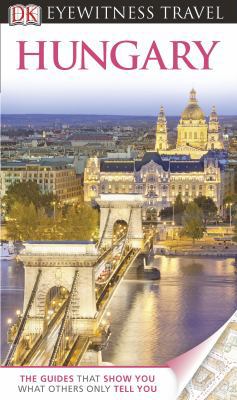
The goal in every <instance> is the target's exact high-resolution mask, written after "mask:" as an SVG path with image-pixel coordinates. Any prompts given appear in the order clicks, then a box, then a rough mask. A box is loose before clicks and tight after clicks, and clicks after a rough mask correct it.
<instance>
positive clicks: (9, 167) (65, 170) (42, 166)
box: [0, 159, 81, 202]
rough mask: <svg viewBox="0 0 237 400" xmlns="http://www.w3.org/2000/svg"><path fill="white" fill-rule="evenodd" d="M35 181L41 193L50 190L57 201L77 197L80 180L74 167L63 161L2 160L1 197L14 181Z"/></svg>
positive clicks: (0, 175) (0, 176)
mask: <svg viewBox="0 0 237 400" xmlns="http://www.w3.org/2000/svg"><path fill="white" fill-rule="evenodd" d="M27 181H34V182H36V183H37V184H38V185H39V187H40V189H41V191H42V193H49V192H52V193H53V194H55V195H56V196H57V197H58V199H59V201H62V202H71V201H74V200H76V199H78V196H79V194H80V188H81V182H80V179H79V178H78V176H77V175H76V171H75V169H74V168H73V167H72V166H70V165H68V164H67V163H66V162H64V161H60V160H54V159H49V160H40V161H29V160H27V161H24V160H21V161H8V162H3V163H2V166H1V172H0V195H1V197H3V196H4V195H5V194H6V192H7V190H8V188H9V186H11V185H12V184H14V183H16V182H27Z"/></svg>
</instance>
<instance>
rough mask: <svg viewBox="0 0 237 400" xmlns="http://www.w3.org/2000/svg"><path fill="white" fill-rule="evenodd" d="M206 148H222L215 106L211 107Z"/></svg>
mask: <svg viewBox="0 0 237 400" xmlns="http://www.w3.org/2000/svg"><path fill="white" fill-rule="evenodd" d="M208 149H209V150H215V149H223V143H222V140H221V134H220V125H219V120H218V116H217V113H216V108H215V106H213V107H212V111H211V114H210V118H209V124H208Z"/></svg>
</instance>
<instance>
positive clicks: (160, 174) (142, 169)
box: [84, 90, 233, 219]
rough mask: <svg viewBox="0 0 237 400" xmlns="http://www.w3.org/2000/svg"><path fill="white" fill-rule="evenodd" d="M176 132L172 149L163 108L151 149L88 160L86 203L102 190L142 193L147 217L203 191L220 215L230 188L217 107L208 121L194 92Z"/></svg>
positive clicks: (107, 191)
mask: <svg viewBox="0 0 237 400" xmlns="http://www.w3.org/2000/svg"><path fill="white" fill-rule="evenodd" d="M177 130H178V138H177V146H176V149H173V150H168V135H167V123H166V117H165V113H164V109H163V107H161V109H160V113H159V116H158V121H157V128H156V144H155V151H154V150H153V151H146V152H145V153H144V155H143V157H141V158H139V159H134V158H131V159H121V158H118V159H112V158H101V159H99V158H97V157H91V158H89V159H88V160H87V164H86V168H85V171H84V199H85V201H87V202H91V201H92V202H93V201H94V202H96V199H97V198H98V197H99V196H100V194H103V193H114V194H116V193H136V194H142V195H143V199H144V202H143V218H144V219H146V217H147V214H149V213H150V212H151V211H152V212H153V213H154V212H155V213H156V215H157V216H158V215H159V212H160V210H161V209H163V208H165V207H168V206H171V205H172V204H173V203H174V202H175V199H176V197H177V196H178V195H181V197H182V200H183V201H184V202H190V201H192V200H193V199H194V198H195V197H198V196H200V195H203V196H207V197H211V198H212V199H213V200H214V202H215V203H216V205H217V207H218V210H219V212H220V213H222V208H223V200H224V196H225V188H227V186H228V190H229V187H230V185H231V183H230V181H229V180H230V179H233V176H232V174H229V172H228V171H227V170H228V163H227V161H226V158H227V153H225V152H224V151H223V150H222V148H223V146H222V140H221V133H220V127H219V122H218V118H217V114H216V111H215V109H214V108H213V109H212V112H211V115H210V119H209V124H207V123H206V120H205V117H204V114H203V112H202V110H201V109H200V107H199V106H198V103H197V100H196V92H195V91H194V90H192V91H191V93H190V100H189V104H188V106H187V107H186V108H185V110H184V112H183V113H182V115H181V119H180V122H179V124H178V127H177ZM227 174H228V179H226V178H227ZM231 177H232V178H231ZM227 181H228V185H226V184H225V182H227Z"/></svg>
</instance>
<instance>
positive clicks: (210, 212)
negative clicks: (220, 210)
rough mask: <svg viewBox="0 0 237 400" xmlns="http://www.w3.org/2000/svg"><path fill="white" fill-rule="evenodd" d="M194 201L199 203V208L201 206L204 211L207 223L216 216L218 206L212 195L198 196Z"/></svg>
mask: <svg viewBox="0 0 237 400" xmlns="http://www.w3.org/2000/svg"><path fill="white" fill-rule="evenodd" d="M194 202H195V203H196V204H197V205H198V207H199V208H201V210H202V212H203V218H204V223H205V225H206V223H207V221H208V220H210V219H212V218H215V217H216V215H217V206H216V204H215V203H214V201H213V200H212V198H211V197H206V196H198V197H196V198H195V199H194Z"/></svg>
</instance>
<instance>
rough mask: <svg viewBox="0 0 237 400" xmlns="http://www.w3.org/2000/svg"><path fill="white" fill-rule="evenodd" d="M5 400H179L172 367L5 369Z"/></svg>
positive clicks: (3, 381)
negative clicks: (6, 399) (8, 399)
mask: <svg viewBox="0 0 237 400" xmlns="http://www.w3.org/2000/svg"><path fill="white" fill-rule="evenodd" d="M0 375H1V395H2V398H15V399H17V400H18V399H24V400H28V399H29V400H32V398H33V399H40V400H42V398H44V399H47V400H48V399H49V400H50V399H52V400H61V399H62V400H65V398H67V400H70V399H72V400H74V399H78V398H82V399H83V400H95V399H96V400H113V399H114V398H119V399H120V400H144V399H145V398H147V399H149V400H176V399H177V382H176V378H175V375H174V373H173V371H172V370H171V369H170V368H168V367H158V368H156V367H98V368H96V367H95V368H94V367H91V368H90V367H78V368H61V367H60V368H59V367H58V368H57V367H56V368H44V367H42V368H37V367H35V368H32V367H27V368H22V367H21V368H14V367H7V368H1V370H0Z"/></svg>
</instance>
